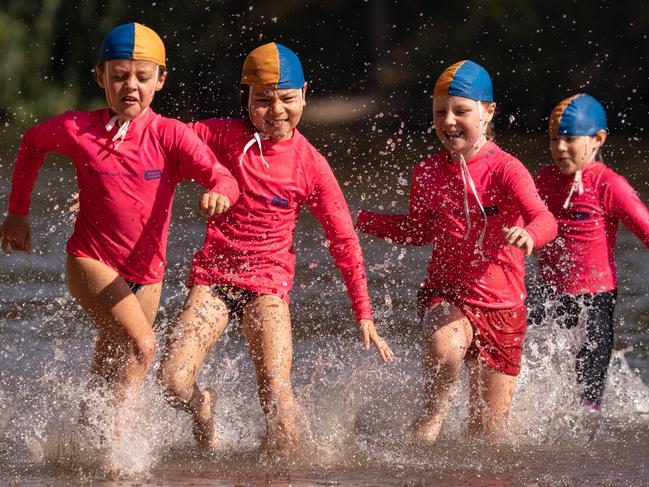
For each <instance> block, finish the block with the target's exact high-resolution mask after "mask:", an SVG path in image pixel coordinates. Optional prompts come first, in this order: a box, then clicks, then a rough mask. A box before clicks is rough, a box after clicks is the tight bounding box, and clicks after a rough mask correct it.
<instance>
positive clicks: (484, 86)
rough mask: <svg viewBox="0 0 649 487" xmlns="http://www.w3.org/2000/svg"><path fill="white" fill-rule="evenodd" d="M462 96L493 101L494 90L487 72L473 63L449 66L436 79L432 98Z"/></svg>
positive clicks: (459, 63)
mask: <svg viewBox="0 0 649 487" xmlns="http://www.w3.org/2000/svg"><path fill="white" fill-rule="evenodd" d="M444 95H449V96H462V97H464V98H469V99H470V100H476V101H487V102H493V101H494V90H493V85H492V83H491V77H490V76H489V73H487V70H486V69H485V68H483V67H482V66H480V65H479V64H477V63H474V62H473V61H468V60H466V61H460V62H457V63H455V64H453V65H452V66H449V67H448V68H446V69H445V70H444V72H443V73H442V74H441V75H440V77H439V78H437V82H436V83H435V89H434V91H433V96H444Z"/></svg>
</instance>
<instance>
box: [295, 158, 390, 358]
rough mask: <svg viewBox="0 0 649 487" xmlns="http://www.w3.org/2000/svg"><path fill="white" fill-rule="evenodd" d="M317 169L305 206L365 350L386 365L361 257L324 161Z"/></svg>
mask: <svg viewBox="0 0 649 487" xmlns="http://www.w3.org/2000/svg"><path fill="white" fill-rule="evenodd" d="M318 166H319V167H318V169H317V170H318V173H317V175H316V180H315V187H314V189H313V192H312V194H311V196H310V197H309V200H308V202H307V203H308V204H309V207H310V208H311V211H312V213H313V214H314V215H315V217H316V218H317V219H318V220H319V221H320V224H321V225H322V227H323V229H324V231H325V235H326V237H327V239H328V240H329V242H330V245H329V253H330V254H331V256H332V257H333V259H334V261H335V262H336V266H337V267H338V268H339V269H340V272H341V273H342V276H343V280H344V281H345V285H346V287H347V294H348V296H349V298H350V299H351V301H352V308H353V310H354V314H355V315H356V319H357V321H358V325H359V331H360V332H361V335H362V336H363V341H364V343H365V348H366V349H367V348H369V346H370V342H371V343H373V344H374V346H375V347H376V349H377V350H378V352H379V353H380V354H381V358H382V359H383V361H385V362H387V361H390V360H392V357H393V353H392V350H390V347H388V345H387V344H386V343H385V342H384V341H383V339H382V338H381V337H380V336H379V334H378V333H377V331H376V327H375V326H374V321H373V319H372V307H371V305H370V298H369V294H368V290H367V279H366V276H365V266H364V262H363V254H362V251H361V246H360V242H359V241H358V236H357V235H356V232H355V231H354V226H353V225H352V220H351V216H350V214H349V209H348V208H347V203H346V202H345V197H344V196H343V193H342V191H341V189H340V186H339V185H338V182H337V181H336V177H335V176H334V174H333V172H332V171H331V168H330V167H329V165H328V164H327V163H326V161H324V160H322V161H320V163H319V164H318Z"/></svg>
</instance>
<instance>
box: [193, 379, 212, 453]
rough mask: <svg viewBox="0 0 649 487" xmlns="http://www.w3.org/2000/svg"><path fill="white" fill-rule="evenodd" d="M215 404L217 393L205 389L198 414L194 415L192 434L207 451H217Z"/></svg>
mask: <svg viewBox="0 0 649 487" xmlns="http://www.w3.org/2000/svg"><path fill="white" fill-rule="evenodd" d="M214 403H216V391H214V389H211V388H209V387H208V388H206V389H203V391H202V392H201V402H200V406H199V409H198V414H196V415H194V426H193V428H192V432H193V433H194V439H195V440H196V443H198V445H199V446H200V447H201V448H203V449H205V450H215V449H216V431H215V430H214Z"/></svg>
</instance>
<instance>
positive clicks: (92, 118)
mask: <svg viewBox="0 0 649 487" xmlns="http://www.w3.org/2000/svg"><path fill="white" fill-rule="evenodd" d="M107 112H108V110H107V109H105V108H104V109H101V110H92V111H87V110H68V111H66V112H63V113H61V114H60V115H56V116H54V117H52V118H50V119H48V120H46V122H49V123H57V124H62V125H65V126H66V127H69V128H71V129H77V130H78V129H87V128H89V127H92V126H95V125H98V124H102V122H103V120H104V118H106V117H107Z"/></svg>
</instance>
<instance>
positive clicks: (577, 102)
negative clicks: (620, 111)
mask: <svg viewBox="0 0 649 487" xmlns="http://www.w3.org/2000/svg"><path fill="white" fill-rule="evenodd" d="M600 130H606V112H605V111H604V107H603V106H602V105H601V103H600V102H598V101H597V100H596V99H595V98H593V97H592V96H590V95H587V94H586V93H580V94H578V95H574V96H571V97H570V98H566V99H565V100H563V101H562V102H561V103H559V104H558V105H557V106H556V107H554V110H552V113H551V114H550V136H551V137H558V136H560V135H568V136H579V135H595V134H596V133H597V132H599V131H600Z"/></svg>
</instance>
